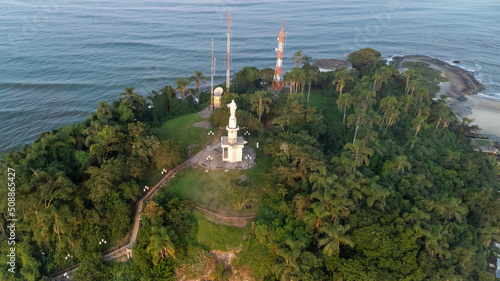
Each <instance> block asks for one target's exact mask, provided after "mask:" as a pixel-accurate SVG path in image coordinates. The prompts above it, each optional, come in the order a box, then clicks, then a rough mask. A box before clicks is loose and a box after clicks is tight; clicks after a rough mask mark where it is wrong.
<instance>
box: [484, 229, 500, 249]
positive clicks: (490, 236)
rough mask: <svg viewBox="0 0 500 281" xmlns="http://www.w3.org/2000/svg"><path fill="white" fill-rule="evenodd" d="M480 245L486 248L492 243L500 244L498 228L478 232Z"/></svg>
mask: <svg viewBox="0 0 500 281" xmlns="http://www.w3.org/2000/svg"><path fill="white" fill-rule="evenodd" d="M479 233H480V240H481V244H483V245H484V246H485V247H488V246H489V245H490V244H491V242H492V241H497V242H500V228H498V227H494V226H490V227H485V228H483V229H481V230H479Z"/></svg>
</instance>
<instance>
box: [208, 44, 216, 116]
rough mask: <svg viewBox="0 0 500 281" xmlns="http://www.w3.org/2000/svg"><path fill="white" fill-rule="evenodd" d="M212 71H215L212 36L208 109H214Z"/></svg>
mask: <svg viewBox="0 0 500 281" xmlns="http://www.w3.org/2000/svg"><path fill="white" fill-rule="evenodd" d="M214 72H215V64H214V38H213V37H212V59H211V60H210V76H211V80H210V107H209V109H210V110H213V109H214Z"/></svg>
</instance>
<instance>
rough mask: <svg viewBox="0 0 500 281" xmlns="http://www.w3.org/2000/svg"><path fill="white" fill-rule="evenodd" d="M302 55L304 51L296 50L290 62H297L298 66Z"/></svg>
mask: <svg viewBox="0 0 500 281" xmlns="http://www.w3.org/2000/svg"><path fill="white" fill-rule="evenodd" d="M303 56H304V53H302V50H301V51H297V52H295V53H294V54H293V57H292V62H293V63H297V67H300V64H301V63H302V57H303Z"/></svg>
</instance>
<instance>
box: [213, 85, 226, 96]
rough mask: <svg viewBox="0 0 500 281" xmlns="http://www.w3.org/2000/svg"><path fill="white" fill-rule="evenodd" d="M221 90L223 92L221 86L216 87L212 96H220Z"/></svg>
mask: <svg viewBox="0 0 500 281" xmlns="http://www.w3.org/2000/svg"><path fill="white" fill-rule="evenodd" d="M223 92H224V90H223V89H222V88H221V87H217V88H215V90H214V96H222V93H223Z"/></svg>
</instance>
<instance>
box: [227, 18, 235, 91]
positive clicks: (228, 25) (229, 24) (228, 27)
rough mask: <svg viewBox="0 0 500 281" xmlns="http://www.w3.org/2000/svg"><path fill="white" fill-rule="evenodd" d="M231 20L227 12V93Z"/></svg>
mask: <svg viewBox="0 0 500 281" xmlns="http://www.w3.org/2000/svg"><path fill="white" fill-rule="evenodd" d="M232 25H233V22H232V21H231V14H230V13H227V69H226V93H227V94H229V84H230V83H231V81H230V79H229V78H230V72H229V62H230V60H231V47H230V46H231V44H230V41H231V26H232Z"/></svg>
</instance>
